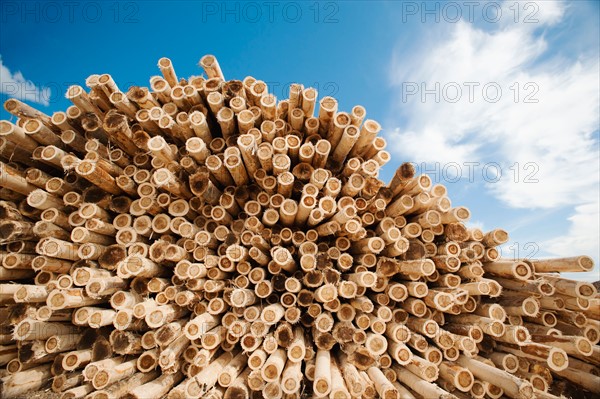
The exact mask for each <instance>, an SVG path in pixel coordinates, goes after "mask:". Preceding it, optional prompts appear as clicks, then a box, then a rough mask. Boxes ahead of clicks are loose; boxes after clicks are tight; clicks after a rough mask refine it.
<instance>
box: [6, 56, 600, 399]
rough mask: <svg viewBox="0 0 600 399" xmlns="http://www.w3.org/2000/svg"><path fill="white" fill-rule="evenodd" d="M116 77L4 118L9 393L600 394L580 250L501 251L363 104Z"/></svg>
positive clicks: (244, 85) (306, 93)
mask: <svg viewBox="0 0 600 399" xmlns="http://www.w3.org/2000/svg"><path fill="white" fill-rule="evenodd" d="M158 66H159V69H160V72H161V76H153V77H152V78H151V79H150V88H146V87H131V88H129V89H128V90H126V91H121V89H120V88H119V87H118V86H117V84H116V83H115V81H114V80H113V78H112V77H111V76H110V75H107V74H103V75H92V76H90V77H89V78H88V79H87V80H86V85H87V86H88V89H89V90H88V89H84V88H83V87H81V86H72V87H70V88H69V89H68V91H67V98H68V99H69V100H70V101H72V102H73V105H72V106H71V107H69V108H68V109H67V110H65V112H56V113H54V114H53V115H52V116H49V115H45V114H44V113H42V112H40V111H38V110H36V109H34V108H32V107H30V106H28V105H26V104H24V103H22V102H20V101H18V100H15V99H10V100H8V101H7V102H6V103H5V104H4V107H5V109H6V110H7V111H8V112H10V113H11V114H12V115H14V117H15V118H14V119H13V120H11V121H8V120H6V121H1V122H0V159H1V163H0V182H1V189H0V244H1V247H0V262H1V266H0V304H1V307H0V366H2V368H3V369H2V371H0V396H1V397H3V398H4V397H6V398H12V397H22V396H23V395H25V394H27V393H28V392H31V391H36V390H40V389H44V388H47V387H51V389H52V391H54V392H56V393H57V394H59V395H60V397H61V398H95V399H100V398H111V399H112V398H114V399H116V398H121V397H127V398H143V399H150V398H157V399H158V398H162V397H167V398H214V399H221V398H224V399H230V398H232V399H233V398H236V399H243V398H250V397H252V398H268V399H271V398H273V399H275V398H299V397H305V396H306V397H329V398H335V399H343V398H378V397H380V398H385V399H388V398H434V397H436V398H437V397H440V398H469V397H471V398H484V397H489V398H500V397H502V396H503V395H505V396H506V397H510V398H536V397H538V398H555V397H560V396H561V395H562V394H563V392H566V391H565V389H567V390H570V391H569V392H579V393H581V392H582V391H589V392H591V393H600V346H599V345H598V342H599V341H600V296H599V295H598V292H597V289H596V288H595V287H594V285H592V284H589V283H585V282H580V281H575V280H569V279H566V278H564V277H561V275H560V273H561V272H586V271H591V270H592V269H593V267H594V264H593V261H592V259H591V258H589V257H587V256H578V257H572V258H564V259H551V260H537V261H533V260H525V259H506V258H501V256H500V248H499V247H500V246H501V245H503V244H505V243H506V242H508V239H509V238H508V233H507V232H506V231H504V230H502V229H495V230H492V231H489V232H485V233H484V232H482V231H481V230H479V229H477V228H467V227H466V225H465V223H466V221H467V220H468V219H469V217H470V212H469V210H468V209H467V208H465V207H463V206H458V205H455V204H452V203H451V200H450V198H448V196H447V191H446V189H445V187H444V186H443V185H440V184H433V183H432V181H431V179H430V178H429V177H428V176H426V175H415V170H414V168H413V167H412V165H411V164H409V163H405V164H402V165H401V166H400V167H399V168H398V170H397V171H396V173H395V174H394V176H393V178H392V180H391V181H390V182H388V183H385V182H383V181H381V180H380V179H379V173H380V169H381V168H382V167H383V166H384V165H385V164H386V163H387V162H388V161H389V160H390V154H389V153H388V152H387V151H386V150H385V146H386V141H385V140H384V139H383V138H382V137H379V136H378V133H379V132H380V130H381V126H380V125H379V123H377V122H376V121H374V120H372V119H368V117H367V113H366V110H365V109H364V108H363V107H362V106H359V105H357V106H355V107H353V108H352V109H350V110H346V111H343V110H340V109H338V102H337V100H336V99H334V98H332V97H324V98H321V99H319V97H318V93H317V90H316V89H314V88H310V87H307V88H305V87H303V86H302V85H300V84H293V85H291V87H290V93H289V98H286V99H283V100H280V101H278V99H277V98H276V97H275V96H274V95H273V94H271V93H269V92H268V87H267V85H266V83H265V82H264V81H261V80H258V79H255V78H253V77H250V76H248V77H246V78H245V79H244V80H243V81H240V80H229V81H227V80H225V78H224V76H223V73H222V71H221V68H220V66H219V64H218V62H217V60H216V59H215V57H214V56H210V55H207V56H205V57H203V58H202V59H201V61H200V66H201V67H202V68H203V69H204V71H205V75H206V76H205V77H200V76H196V77H191V78H189V79H183V78H181V77H178V76H177V74H176V72H175V70H174V67H173V65H172V63H171V61H170V60H169V59H167V58H162V59H161V60H159V64H158Z"/></svg>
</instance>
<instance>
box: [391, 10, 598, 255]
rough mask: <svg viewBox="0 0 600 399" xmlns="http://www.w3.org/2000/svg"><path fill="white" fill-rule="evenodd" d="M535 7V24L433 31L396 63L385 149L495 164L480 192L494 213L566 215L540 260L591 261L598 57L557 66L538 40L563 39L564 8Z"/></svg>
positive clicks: (559, 60) (558, 60)
mask: <svg viewBox="0 0 600 399" xmlns="http://www.w3.org/2000/svg"><path fill="white" fill-rule="evenodd" d="M511 4H513V3H512V2H505V3H504V4H503V6H505V7H508V6H510V5H511ZM536 4H537V6H538V7H539V13H538V14H537V15H536V17H537V23H533V24H523V23H518V24H515V23H512V22H511V21H509V22H508V23H499V24H496V25H495V26H485V27H479V26H477V25H476V24H472V23H468V22H465V21H461V22H458V23H456V24H446V25H440V26H439V27H438V29H439V30H442V31H443V34H442V35H436V36H435V37H436V40H427V42H424V43H421V44H420V48H421V49H422V50H420V51H419V52H417V53H416V54H415V53H411V54H410V57H406V56H402V54H397V55H396V56H395V57H394V60H393V62H392V66H391V79H392V82H393V84H394V85H395V86H396V87H398V88H400V90H399V94H398V98H397V104H396V107H397V108H396V113H397V114H399V115H400V118H398V120H396V121H395V126H392V128H391V129H388V136H389V138H390V140H388V142H389V143H390V147H391V148H392V150H395V151H396V152H397V153H399V154H400V155H401V157H402V158H404V159H406V158H408V159H411V160H415V161H417V162H422V161H432V162H457V163H459V164H460V163H464V162H481V163H485V162H495V163H497V164H498V165H499V166H500V170H501V172H502V177H501V178H500V179H499V180H498V181H497V182H494V183H488V184H487V185H486V186H487V189H488V190H490V192H491V193H492V194H493V195H494V196H495V197H496V198H498V199H499V200H500V201H502V202H503V203H505V204H507V205H509V206H511V207H514V208H528V209H536V208H538V209H539V208H545V209H556V208H559V207H565V206H568V207H573V208H574V211H573V215H572V216H571V217H570V218H569V222H570V223H571V227H570V229H569V230H568V231H565V232H562V233H561V232H557V235H559V236H557V237H556V238H555V239H552V240H550V241H548V242H546V243H544V247H545V248H544V250H545V251H547V252H548V253H551V254H553V255H556V256H566V255H569V254H570V255H575V254H579V253H587V254H590V255H592V256H594V257H596V258H597V257H598V242H599V240H600V234H599V226H598V186H599V184H600V168H599V162H598V145H599V142H598V125H599V123H600V115H599V111H598V110H599V108H600V94H599V93H600V78H599V75H598V70H599V68H600V65H599V61H598V53H597V52H595V53H594V54H591V55H590V54H580V55H579V56H578V57H577V58H576V59H566V58H564V57H562V56H560V55H559V54H561V52H560V51H557V50H559V49H556V48H553V47H552V46H550V44H549V42H548V40H547V34H548V32H549V30H551V29H559V28H560V29H566V30H568V29H569V26H568V24H567V23H564V22H563V21H564V19H565V15H566V14H565V13H566V12H567V11H568V10H567V6H566V5H565V3H562V2H537V3H536ZM508 15H510V14H508ZM590 17H591V16H590ZM563 25H565V26H563ZM440 37H441V39H440ZM572 39H573V40H576V38H572ZM486 85H487V86H486ZM457 87H458V88H460V89H461V91H460V92H459V94H458V95H457ZM471 87H473V89H472V91H470V90H471ZM425 90H428V91H425ZM411 93H412V94H411ZM436 97H437V98H436ZM463 177H465V176H463ZM474 217H481V216H478V215H474Z"/></svg>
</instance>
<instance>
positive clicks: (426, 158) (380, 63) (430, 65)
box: [0, 0, 600, 280]
mask: <svg viewBox="0 0 600 399" xmlns="http://www.w3.org/2000/svg"><path fill="white" fill-rule="evenodd" d="M71 4H73V3H69V2H62V1H57V2H35V1H32V2H19V1H3V2H2V3H0V7H1V8H0V57H1V66H0V83H1V86H0V89H1V90H0V91H1V92H2V93H0V100H1V101H2V102H4V101H5V100H6V99H7V98H8V97H9V96H16V97H20V98H22V99H24V100H25V101H27V102H29V103H31V104H32V105H35V106H36V107H38V108H39V109H41V110H42V111H44V112H46V113H48V114H51V113H52V112H54V111H57V110H62V109H65V108H66V107H67V106H68V105H69V103H68V102H67V100H65V99H64V92H65V91H66V88H67V87H68V86H69V85H71V84H81V85H84V81H85V78H86V77H87V76H88V75H90V74H93V73H110V74H111V75H112V76H113V77H114V78H115V80H116V82H117V84H119V86H120V87H121V89H122V90H126V89H127V87H128V86H129V85H132V84H136V85H145V86H147V85H148V79H149V78H150V76H153V75H157V74H159V71H158V68H157V67H156V64H157V61H158V59H159V58H160V57H163V56H166V57H169V58H171V59H172V61H173V63H174V65H175V70H176V72H177V74H178V75H180V76H184V77H188V76H191V75H199V74H201V73H202V71H201V69H200V68H198V67H197V62H198V60H199V59H200V57H201V56H202V55H204V54H214V55H216V56H217V58H218V60H219V63H220V64H221V67H222V69H223V71H224V74H225V77H226V78H228V79H232V78H237V79H242V78H244V77H245V76H247V75H252V76H254V77H256V78H259V79H262V80H264V81H266V82H268V83H269V84H270V87H271V91H272V92H273V93H274V94H275V95H276V96H277V97H278V98H284V97H286V96H287V87H289V84H290V83H293V82H300V83H303V84H304V85H305V86H314V87H316V88H317V89H318V90H319V94H320V95H322V96H324V95H333V96H334V97H336V98H337V99H338V101H339V104H340V107H339V108H340V110H349V109H350V108H351V107H352V106H353V105H356V104H362V105H364V106H365V107H366V108H367V114H368V117H370V118H373V119H376V120H378V121H380V122H381V123H382V125H383V126H384V133H383V134H384V136H385V137H386V138H387V139H388V150H389V151H390V152H391V153H392V155H393V161H392V162H391V163H390V164H388V165H386V167H385V168H384V170H383V172H382V175H381V177H382V179H383V180H386V181H387V180H389V178H390V177H391V175H392V174H393V172H394V170H395V169H396V167H397V166H398V165H399V164H400V163H401V162H403V161H414V162H416V163H417V165H418V166H419V167H423V166H425V168H424V169H426V170H427V171H429V172H430V173H431V175H432V178H433V179H434V181H436V182H439V183H442V184H445V185H446V186H447V187H448V189H449V193H450V197H451V199H452V202H453V204H455V205H466V206H468V207H469V208H470V209H471V210H472V214H473V216H472V219H471V220H472V223H473V224H474V225H478V226H481V227H482V228H483V229H484V230H490V229H492V228H495V227H504V228H506V229H508V230H509V231H510V233H511V241H510V243H509V245H507V248H506V249H505V255H506V256H513V255H514V254H515V250H516V248H518V256H520V257H525V256H530V255H531V254H532V252H534V251H535V257H545V256H568V255H577V254H588V255H590V256H592V257H594V258H595V260H596V263H598V260H599V258H600V256H599V245H598V241H600V234H599V229H600V228H599V222H598V220H599V219H600V218H599V213H598V212H599V211H598V209H599V181H600V178H599V173H600V172H599V170H600V169H599V166H600V158H599V144H598V143H599V142H598V140H599V138H598V134H599V133H598V125H599V120H600V116H599V113H600V111H599V94H598V93H599V92H600V82H599V76H598V75H599V52H600V50H599V49H600V43H599V40H600V39H599V38H600V32H599V26H600V21H599V19H600V11H599V5H598V4H599V3H598V2H592V1H590V2H587V1H575V2H560V1H541V2H531V1H527V2H517V1H512V0H510V1H500V2H461V1H458V2H420V1H418V2H412V1H405V2H399V1H394V2H378V1H368V2H367V1H321V2H313V1H307V2H293V1H273V2H252V1H250V2H221V1H214V2H213V1H208V2H203V3H200V2H192V1H180V2H178V1H174V2H163V1H145V2H133V1H121V2H116V1H106V2H85V1H82V2H74V5H71ZM0 114H1V115H0V117H1V118H2V119H5V118H8V117H9V115H7V113H6V112H5V111H4V110H3V109H2V110H1V111H0ZM424 163H426V164H424ZM509 246H510V247H511V248H510V249H509V248H508V247H509ZM577 277H578V278H586V279H590V280H593V279H598V278H599V276H598V271H597V270H596V271H595V272H594V273H591V274H589V275H585V276H584V275H579V276H577Z"/></svg>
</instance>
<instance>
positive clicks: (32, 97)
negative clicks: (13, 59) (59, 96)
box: [0, 56, 51, 106]
mask: <svg viewBox="0 0 600 399" xmlns="http://www.w3.org/2000/svg"><path fill="white" fill-rule="evenodd" d="M0 93H4V94H7V95H8V96H10V97H14V98H17V99H19V100H25V101H31V102H34V103H38V104H42V105H45V106H48V105H49V104H50V94H51V91H50V88H49V87H38V86H36V85H35V84H34V83H33V82H32V81H31V80H27V79H25V77H24V76H23V74H22V73H21V72H20V71H17V72H15V73H12V72H11V71H10V69H8V67H7V66H6V65H4V62H3V60H2V57H1V56H0Z"/></svg>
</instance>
